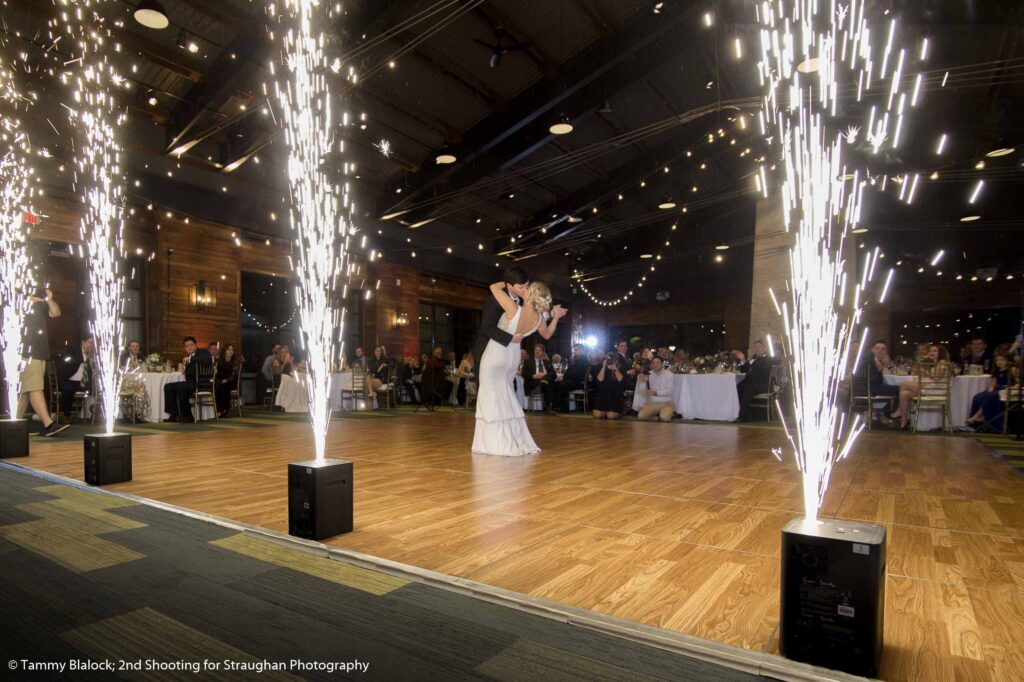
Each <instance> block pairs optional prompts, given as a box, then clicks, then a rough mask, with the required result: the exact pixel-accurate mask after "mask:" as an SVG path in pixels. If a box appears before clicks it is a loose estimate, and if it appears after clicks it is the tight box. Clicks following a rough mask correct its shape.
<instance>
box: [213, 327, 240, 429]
mask: <svg viewBox="0 0 1024 682" xmlns="http://www.w3.org/2000/svg"><path fill="white" fill-rule="evenodd" d="M216 363H217V376H216V388H215V389H214V395H215V397H216V401H217V415H218V416H220V417H226V416H227V414H228V410H229V409H230V408H231V391H233V390H235V388H237V387H238V377H239V375H240V374H241V372H242V357H241V356H240V355H237V354H236V353H235V344H233V343H226V344H224V346H223V352H222V353H221V354H220V357H219V358H217V360H216ZM238 399H239V400H241V399H242V396H241V395H239V396H238Z"/></svg>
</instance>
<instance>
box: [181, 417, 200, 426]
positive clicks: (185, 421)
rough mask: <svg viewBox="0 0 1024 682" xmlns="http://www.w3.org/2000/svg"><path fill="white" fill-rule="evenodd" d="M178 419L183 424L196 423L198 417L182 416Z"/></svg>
mask: <svg viewBox="0 0 1024 682" xmlns="http://www.w3.org/2000/svg"><path fill="white" fill-rule="evenodd" d="M178 421H179V422H180V423H182V424H195V423H196V418H195V417H181V418H180V419H179V420H178Z"/></svg>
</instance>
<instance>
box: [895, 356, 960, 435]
mask: <svg viewBox="0 0 1024 682" xmlns="http://www.w3.org/2000/svg"><path fill="white" fill-rule="evenodd" d="M950 371H951V368H950V365H949V353H948V352H947V351H946V348H945V347H944V346H930V347H929V348H928V354H927V355H926V356H925V357H924V358H922V359H921V360H920V361H919V362H917V363H916V364H915V366H914V374H916V375H918V376H919V377H920V379H919V380H920V381H921V382H928V381H934V380H936V379H945V378H946V377H947V376H949V374H950ZM898 388H899V394H898V399H897V407H896V410H895V411H894V412H893V413H892V414H890V415H889V418H890V419H899V420H900V428H901V429H902V428H906V426H907V424H908V423H910V401H911V400H912V399H913V398H914V397H915V396H918V395H920V394H921V386H920V384H918V382H917V381H904V382H903V383H902V384H900V385H899V387H898Z"/></svg>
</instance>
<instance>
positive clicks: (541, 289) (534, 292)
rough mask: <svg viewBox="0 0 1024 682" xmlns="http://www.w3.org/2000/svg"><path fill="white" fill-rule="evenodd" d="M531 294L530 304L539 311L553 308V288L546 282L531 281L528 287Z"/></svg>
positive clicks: (543, 311)
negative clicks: (549, 287)
mask: <svg viewBox="0 0 1024 682" xmlns="http://www.w3.org/2000/svg"><path fill="white" fill-rule="evenodd" d="M526 293H528V294H529V295H530V304H531V305H533V309H534V310H536V311H537V312H538V313H546V312H547V311H549V310H551V289H548V285H547V284H544V282H530V286H529V287H528V288H527V289H526Z"/></svg>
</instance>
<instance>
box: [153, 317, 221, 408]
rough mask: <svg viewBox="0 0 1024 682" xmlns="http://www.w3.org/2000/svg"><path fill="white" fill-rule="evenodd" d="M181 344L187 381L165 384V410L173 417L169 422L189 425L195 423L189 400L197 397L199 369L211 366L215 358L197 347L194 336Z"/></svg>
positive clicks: (188, 337)
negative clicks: (183, 350) (183, 349)
mask: <svg viewBox="0 0 1024 682" xmlns="http://www.w3.org/2000/svg"><path fill="white" fill-rule="evenodd" d="M181 344H182V346H183V347H184V348H185V357H183V358H182V359H181V362H182V364H184V365H185V380H184V381H175V382H173V383H170V384H164V409H166V410H167V413H168V414H170V415H171V416H170V418H169V419H167V421H169V422H180V423H182V424H187V423H190V422H194V421H195V418H194V417H193V416H192V407H191V406H190V404H189V402H188V399H189V398H190V397H192V396H194V395H195V392H196V384H197V383H198V380H199V377H198V375H199V368H200V367H209V366H211V365H212V364H213V358H212V357H210V351H208V350H206V349H205V348H200V347H199V346H198V345H196V337H194V336H186V337H185V338H184V339H182V342H181Z"/></svg>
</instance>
